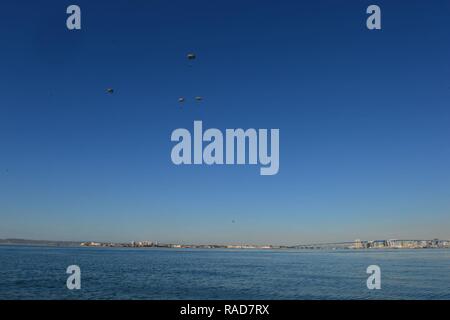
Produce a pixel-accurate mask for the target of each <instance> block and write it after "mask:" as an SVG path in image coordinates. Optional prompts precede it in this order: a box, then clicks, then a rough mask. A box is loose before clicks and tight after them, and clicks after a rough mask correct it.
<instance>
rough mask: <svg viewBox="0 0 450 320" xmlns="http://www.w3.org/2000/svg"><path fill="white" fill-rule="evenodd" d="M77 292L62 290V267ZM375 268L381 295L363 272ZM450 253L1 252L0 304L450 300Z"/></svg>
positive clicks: (20, 249) (24, 249)
mask: <svg viewBox="0 0 450 320" xmlns="http://www.w3.org/2000/svg"><path fill="white" fill-rule="evenodd" d="M73 264H76V265H79V266H80V268H81V279H82V280H81V290H74V291H70V290H68V289H67V288H66V279H67V276H68V275H67V274H66V273H65V271H66V268H67V266H69V265H73ZM372 264H376V265H379V266H380V268H381V272H382V282H381V286H382V288H381V290H368V289H367V287H366V279H367V277H368V275H367V274H366V268H367V266H369V265H372ZM449 271H450V250H444V249H443V250H440V249H431V250H369V251H362V250H361V251H359V250H342V251H307V250H305V251H275V250H274V251H265V250H260V251H257V250H203V249H201V250H200V249H198V250H187V249H180V250H177V249H117V248H116V249H111V248H51V247H22V246H20V247H19V246H0V299H450V272H449Z"/></svg>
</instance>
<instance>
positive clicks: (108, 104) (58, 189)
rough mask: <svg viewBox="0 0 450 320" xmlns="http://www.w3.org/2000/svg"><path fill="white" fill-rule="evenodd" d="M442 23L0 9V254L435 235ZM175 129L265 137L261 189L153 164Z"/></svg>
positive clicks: (295, 14) (311, 11) (437, 17)
mask: <svg viewBox="0 0 450 320" xmlns="http://www.w3.org/2000/svg"><path fill="white" fill-rule="evenodd" d="M373 3H376V4H378V5H379V6H380V7H381V10H382V28H383V29H382V30H380V31H369V30H367V28H366V23H365V20H366V17H367V15H366V13H365V11H366V8H367V6H368V5H370V4H373ZM70 4H78V5H79V6H80V7H81V10H82V30H81V31H75V32H74V31H68V30H67V29H66V26H65V20H66V17H67V15H66V13H65V11H66V7H67V6H68V5H70ZM449 15H450V3H449V2H448V1H444V0H442V1H437V0H436V1H432V2H430V1H408V2H406V1H377V2H372V1H371V2H369V1H278V2H274V1H265V0H263V1H260V0H259V1H256V0H246V1H237V0H230V1H214V2H212V1H207V0H201V1H197V0H193V1H181V0H175V1H173V0H170V1H162V0H161V1H137V0H134V1H125V0H117V1H98V0H96V1H84V0H80V1H75V2H72V1H70V2H69V1H58V2H55V1H48V0H45V1H44V0H43V1H39V3H37V2H35V1H15V2H7V3H4V4H2V7H1V10H0V49H1V50H0V70H1V71H0V88H1V89H0V238H6V237H22V238H34V239H61V240H98V241H131V240H147V239H148V240H158V241H170V242H184V243H191V242H196V243H242V242H251V243H274V244H281V243H283V244H295V243H304V242H316V241H346V240H353V239H355V238H363V239H368V238H369V239H370V238H433V237H440V238H450V169H449V163H450V144H449V142H450V138H449V137H450V125H449V124H450V109H449V106H450V104H449V100H450V62H449V57H450V41H449V39H450V25H449V23H448V17H449ZM191 51H192V52H195V53H196V54H197V60H196V61H195V62H194V63H193V65H192V66H189V63H188V62H187V61H186V59H185V56H186V54H187V53H188V52H191ZM108 87H112V88H114V89H115V93H114V94H113V95H107V94H106V93H105V90H106V88H108ZM197 95H201V96H203V97H204V101H203V102H202V103H201V104H196V103H193V102H192V101H188V102H187V103H186V104H185V107H184V108H183V109H181V108H180V105H179V104H178V102H177V100H178V98H179V97H180V96H185V97H186V98H188V99H189V98H190V97H191V98H190V99H192V98H193V97H195V96H197ZM194 120H202V121H203V125H204V127H205V128H211V127H212V128H220V129H222V130H225V129H226V128H279V129H280V171H279V173H278V174H277V175H275V176H260V175H259V166H211V167H208V166H175V165H173V164H172V162H171V160H170V151H171V148H172V146H173V143H172V142H171V141H170V134H171V132H172V131H173V130H174V129H176V128H188V129H190V130H192V126H193V121H194ZM233 220H234V221H235V222H234V223H233Z"/></svg>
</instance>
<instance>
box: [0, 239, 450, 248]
mask: <svg viewBox="0 0 450 320" xmlns="http://www.w3.org/2000/svg"><path fill="white" fill-rule="evenodd" d="M0 245H1V246H36V247H39V246H44V247H64V248H116V249H118V248H123V249H222V250H223V249H228V250H231V249H236V250H325V249H326V250H363V249H397V250H404V249H450V241H449V240H438V239H434V240H375V241H361V240H356V241H355V242H341V243H323V244H309V245H295V246H275V245H249V244H246V245H209V244H207V245H183V244H160V243H157V242H156V243H153V242H150V241H144V242H134V241H133V242H131V243H103V242H79V241H54V240H29V239H0Z"/></svg>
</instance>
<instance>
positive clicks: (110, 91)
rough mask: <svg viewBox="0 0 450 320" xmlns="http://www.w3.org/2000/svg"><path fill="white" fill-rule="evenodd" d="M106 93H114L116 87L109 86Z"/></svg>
mask: <svg viewBox="0 0 450 320" xmlns="http://www.w3.org/2000/svg"><path fill="white" fill-rule="evenodd" d="M106 93H109V94H113V93H114V89H113V88H108V89H106Z"/></svg>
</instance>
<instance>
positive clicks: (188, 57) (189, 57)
mask: <svg viewBox="0 0 450 320" xmlns="http://www.w3.org/2000/svg"><path fill="white" fill-rule="evenodd" d="M186 57H187V59H188V60H195V58H197V56H196V55H195V53H192V52H191V53H188V54H187V56H186Z"/></svg>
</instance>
